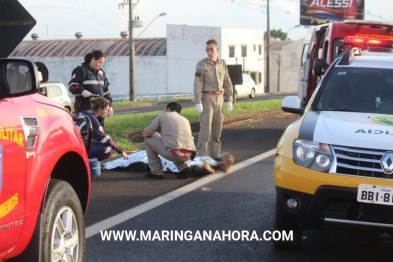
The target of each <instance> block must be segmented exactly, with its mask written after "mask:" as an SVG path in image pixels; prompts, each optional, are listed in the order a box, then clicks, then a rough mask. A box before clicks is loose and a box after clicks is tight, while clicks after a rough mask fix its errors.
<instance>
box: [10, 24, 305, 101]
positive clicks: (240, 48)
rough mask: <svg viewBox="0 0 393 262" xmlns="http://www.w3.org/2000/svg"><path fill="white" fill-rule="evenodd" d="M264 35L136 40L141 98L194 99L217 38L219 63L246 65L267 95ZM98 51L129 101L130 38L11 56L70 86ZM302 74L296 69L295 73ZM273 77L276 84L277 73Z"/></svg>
mask: <svg viewBox="0 0 393 262" xmlns="http://www.w3.org/2000/svg"><path fill="white" fill-rule="evenodd" d="M263 34H264V31H263V30H262V29H250V28H224V27H206V26H187V25H167V36H166V38H148V39H146V38H140V39H136V41H135V64H136V94H137V95H138V96H141V95H157V94H174V93H189V94H193V83H194V75H195V66H196V64H197V62H198V61H199V60H201V59H202V58H204V57H206V56H207V54H206V52H205V45H206V41H207V40H209V39H213V38H214V39H216V40H217V42H218V43H219V47H220V52H219V57H220V58H223V59H225V60H226V61H227V64H228V65H235V64H238V65H242V68H243V71H244V72H247V73H249V74H250V75H251V76H252V78H253V79H254V81H255V82H256V84H257V93H263V90H264V88H263V86H264V85H263V83H264V77H263V76H264V73H263V71H264V68H265V60H264V46H263ZM93 50H101V51H103V52H104V53H105V54H106V61H105V63H104V65H103V69H104V70H105V72H106V75H107V77H108V79H109V82H110V90H111V91H112V93H113V95H114V96H126V97H128V96H129V56H128V54H129V42H128V39H127V38H125V36H124V35H123V36H122V38H110V39H83V37H81V35H78V39H65V40H38V39H35V40H25V41H23V42H22V43H21V44H19V45H18V47H17V48H16V49H15V50H14V51H13V53H12V54H11V56H14V57H24V58H30V59H31V60H33V61H35V62H42V63H44V64H45V65H46V66H47V68H48V71H49V81H60V82H62V83H64V84H65V85H67V84H68V82H69V80H70V78H71V72H72V70H73V69H74V68H75V67H76V66H78V65H80V64H81V63H82V62H83V57H84V56H85V55H86V54H87V53H88V52H91V51H93ZM299 53H300V50H299ZM298 61H300V54H299V59H298ZM297 70H298V68H294V72H297ZM271 73H272V78H274V77H275V76H274V72H271ZM276 77H277V74H276ZM276 79H277V78H276ZM295 82H296V83H297V79H296V81H295ZM272 90H273V89H272ZM282 90H283V89H282ZM282 90H281V91H282Z"/></svg>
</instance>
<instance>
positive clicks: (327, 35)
mask: <svg viewBox="0 0 393 262" xmlns="http://www.w3.org/2000/svg"><path fill="white" fill-rule="evenodd" d="M392 31H393V23H389V22H381V21H368V20H344V21H342V22H332V23H327V24H322V25H318V26H315V27H313V28H310V30H309V33H308V34H307V36H306V38H305V43H304V46H303V53H302V61H301V65H300V69H299V86H298V96H299V98H300V100H301V102H302V107H305V106H306V105H307V103H308V101H309V99H310V97H311V95H312V93H313V92H314V90H315V87H316V85H317V83H318V80H319V79H318V77H317V76H315V75H314V73H313V71H312V68H313V64H314V61H315V59H316V58H322V59H323V61H324V62H325V65H326V68H327V67H328V66H329V65H330V64H331V63H332V62H333V61H334V60H335V59H336V58H338V57H340V55H341V48H340V47H341V46H342V41H343V39H344V38H345V37H346V36H358V37H370V38H381V39H393V32H392Z"/></svg>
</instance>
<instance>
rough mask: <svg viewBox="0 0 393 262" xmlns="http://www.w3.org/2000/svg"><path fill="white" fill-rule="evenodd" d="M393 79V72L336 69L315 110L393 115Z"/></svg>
mask: <svg viewBox="0 0 393 262" xmlns="http://www.w3.org/2000/svg"><path fill="white" fill-rule="evenodd" d="M392 78H393V69H378V68H333V70H332V72H331V73H330V74H329V76H327V78H326V80H325V81H324V82H323V84H322V86H321V92H319V94H318V96H317V97H316V100H315V103H314V106H313V110H315V111H355V112H367V113H381V114H392V113H393V85H392V84H391V83H390V82H391V79H392Z"/></svg>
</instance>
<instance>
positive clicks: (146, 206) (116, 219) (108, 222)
mask: <svg viewBox="0 0 393 262" xmlns="http://www.w3.org/2000/svg"><path fill="white" fill-rule="evenodd" d="M275 152H276V149H272V150H269V151H267V152H265V153H263V154H260V155H257V156H254V157H252V158H249V159H247V160H244V161H242V162H240V163H237V164H235V165H233V166H232V167H231V169H230V172H229V173H233V172H236V171H238V170H240V169H242V168H244V167H246V166H249V165H251V164H254V163H256V162H258V161H261V160H263V159H265V158H268V157H270V156H272V155H274V153H275ZM226 175H227V174H224V173H219V174H214V175H210V176H205V177H203V178H201V179H198V180H196V181H195V182H193V183H190V184H188V185H185V186H183V187H181V188H178V189H176V190H174V191H172V192H169V193H167V194H165V195H162V196H159V197H157V198H155V199H152V200H150V201H148V202H146V203H143V204H141V205H139V206H136V207H133V208H131V209H128V210H126V211H124V212H122V213H120V214H117V215H115V216H112V217H110V218H107V219H105V220H103V221H101V222H98V223H96V224H94V225H91V226H89V227H87V228H86V238H89V237H91V236H94V235H95V234H98V233H100V231H102V230H107V229H109V228H111V227H114V226H116V225H118V224H120V223H123V222H125V221H127V220H129V219H131V218H133V217H136V216H138V215H140V214H143V213H145V212H146V211H149V210H151V209H153V208H156V207H158V206H160V205H162V204H165V203H167V202H169V201H171V200H173V199H176V198H178V197H180V196H182V195H184V194H186V193H188V192H191V191H193V190H195V189H198V188H200V187H202V186H205V185H206V184H209V183H211V182H213V181H216V180H218V179H220V178H222V177H224V176H226ZM168 196H170V197H168Z"/></svg>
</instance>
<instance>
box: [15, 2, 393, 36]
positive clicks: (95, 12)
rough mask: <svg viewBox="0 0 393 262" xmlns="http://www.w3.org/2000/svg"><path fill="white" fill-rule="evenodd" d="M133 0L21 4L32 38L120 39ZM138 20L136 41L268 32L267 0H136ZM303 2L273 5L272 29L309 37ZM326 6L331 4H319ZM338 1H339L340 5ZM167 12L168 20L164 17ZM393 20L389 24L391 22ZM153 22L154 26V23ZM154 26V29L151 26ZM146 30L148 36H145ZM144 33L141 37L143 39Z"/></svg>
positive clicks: (388, 5) (385, 13)
mask: <svg viewBox="0 0 393 262" xmlns="http://www.w3.org/2000/svg"><path fill="white" fill-rule="evenodd" d="M124 1H125V2H128V0H19V2H20V3H21V4H22V5H23V6H24V7H25V8H26V9H27V10H28V12H29V13H30V14H31V15H32V16H33V17H34V18H35V19H36V21H37V24H36V26H35V27H34V28H33V29H32V30H31V31H30V33H29V34H28V35H27V37H26V38H25V39H31V34H32V33H38V35H39V39H41V40H46V39H73V38H75V33H76V32H82V33H83V38H118V37H120V32H122V31H128V21H129V11H128V5H125V6H124V9H123V8H122V7H121V6H120V8H119V3H121V2H124ZM132 1H133V2H135V3H137V4H136V5H135V7H134V9H133V15H134V16H138V17H139V20H141V21H142V22H143V26H142V27H141V28H135V29H134V37H138V36H139V37H140V38H144V37H165V36H166V25H167V24H173V25H193V26H214V27H236V28H261V29H264V30H266V28H267V26H266V25H267V12H266V11H267V9H266V4H267V0H139V1H138V0H132ZM300 1H303V0H271V1H270V2H269V9H270V30H272V29H276V30H278V29H281V31H282V32H288V38H289V39H291V40H298V39H300V38H303V37H305V35H306V33H307V30H308V29H307V28H304V27H303V26H301V27H297V28H294V27H295V26H296V25H299V6H300ZM314 1H325V2H326V1H327V0H314ZM336 1H337V0H336ZM363 1H365V19H366V20H378V21H385V22H386V21H392V20H393V8H392V0H363ZM160 13H166V15H165V16H159V17H157V16H158V15H159V14H160ZM389 19H390V20H389ZM150 23H151V24H150ZM149 24H150V26H148V25H149ZM143 30H144V31H143ZM142 31H143V32H142ZM141 33H142V34H141Z"/></svg>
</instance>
